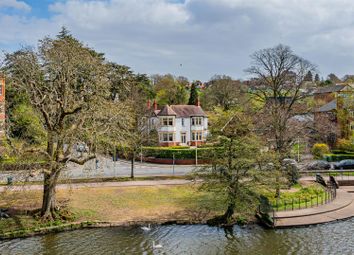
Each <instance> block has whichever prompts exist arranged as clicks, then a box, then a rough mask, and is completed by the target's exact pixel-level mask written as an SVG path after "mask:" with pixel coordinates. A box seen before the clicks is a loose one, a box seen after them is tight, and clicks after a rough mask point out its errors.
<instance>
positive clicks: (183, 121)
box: [182, 118, 184, 127]
mask: <svg viewBox="0 0 354 255" xmlns="http://www.w3.org/2000/svg"><path fill="white" fill-rule="evenodd" d="M182 127H184V118H182Z"/></svg>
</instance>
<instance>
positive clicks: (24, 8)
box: [0, 0, 354, 81]
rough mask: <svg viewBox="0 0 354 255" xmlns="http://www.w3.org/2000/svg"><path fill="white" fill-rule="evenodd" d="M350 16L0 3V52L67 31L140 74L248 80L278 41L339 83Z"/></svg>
mask: <svg viewBox="0 0 354 255" xmlns="http://www.w3.org/2000/svg"><path fill="white" fill-rule="evenodd" d="M353 13H354V1H351V0H336V1H332V0H316V1H308V0H287V1H285V0H0V14H1V16H0V32H1V37H0V49H1V50H3V51H7V52H9V51H13V50H16V49H19V48H20V47H21V46H23V45H32V46H33V45H34V46H35V45H36V43H37V41H38V40H39V39H41V38H43V37H44V36H46V35H49V36H54V35H55V34H57V33H58V31H59V30H60V27H61V26H63V25H65V26H66V27H67V28H68V29H69V30H70V31H71V32H72V33H73V35H74V36H76V37H77V38H78V39H79V40H81V41H83V42H84V43H85V44H87V45H89V46H91V47H94V48H95V49H96V50H98V51H101V52H104V53H106V56H107V58H108V59H109V60H112V61H115V62H118V63H120V64H125V65H128V66H131V67H132V68H133V70H135V71H136V72H141V73H147V74H155V73H160V74H163V73H172V74H174V75H184V76H186V77H188V78H189V79H190V80H194V79H200V80H204V81H205V80H208V79H209V78H210V77H211V76H213V75H214V74H226V75H230V76H232V77H234V78H245V77H246V76H245V72H244V70H245V69H246V68H247V67H248V66H249V65H250V58H249V56H250V55H251V54H252V53H253V52H254V51H255V50H258V49H262V48H267V47H272V46H275V45H277V44H279V43H283V44H286V45H289V46H290V47H291V48H292V49H293V50H294V52H295V53H296V54H298V55H300V56H302V57H304V58H306V59H308V60H309V61H311V62H312V63H314V64H316V65H317V66H318V70H319V73H320V75H321V76H323V77H326V76H327V75H328V73H330V72H333V73H336V74H337V75H338V76H339V77H341V76H343V75H345V74H354V70H353V69H354V15H353ZM180 64H182V66H181V65H180Z"/></svg>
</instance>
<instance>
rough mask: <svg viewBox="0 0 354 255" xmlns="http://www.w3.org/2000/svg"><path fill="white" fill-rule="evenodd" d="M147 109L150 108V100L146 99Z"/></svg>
mask: <svg viewBox="0 0 354 255" xmlns="http://www.w3.org/2000/svg"><path fill="white" fill-rule="evenodd" d="M147 108H148V110H150V108H151V102H150V99H148V101H147Z"/></svg>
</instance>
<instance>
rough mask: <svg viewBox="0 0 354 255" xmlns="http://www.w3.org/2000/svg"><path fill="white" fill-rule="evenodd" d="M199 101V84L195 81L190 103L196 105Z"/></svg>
mask: <svg viewBox="0 0 354 255" xmlns="http://www.w3.org/2000/svg"><path fill="white" fill-rule="evenodd" d="M197 101H198V92H197V85H196V83H195V82H193V83H192V86H191V92H190V96H189V101H188V104H189V105H196V104H197Z"/></svg>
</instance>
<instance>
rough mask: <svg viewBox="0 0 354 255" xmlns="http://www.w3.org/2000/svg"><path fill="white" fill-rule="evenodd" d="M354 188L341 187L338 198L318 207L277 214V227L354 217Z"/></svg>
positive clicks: (305, 224)
mask: <svg viewBox="0 0 354 255" xmlns="http://www.w3.org/2000/svg"><path fill="white" fill-rule="evenodd" d="M353 201H354V186H346V187H343V188H342V187H341V188H340V189H338V190H337V196H336V198H335V199H334V200H333V201H332V202H330V203H328V204H325V205H320V206H318V207H313V208H307V209H301V210H293V211H284V212H277V213H275V217H274V218H275V227H276V228H284V227H300V226H307V225H314V224H320V223H327V222H332V221H337V220H344V219H348V218H351V217H354V202H353Z"/></svg>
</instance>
